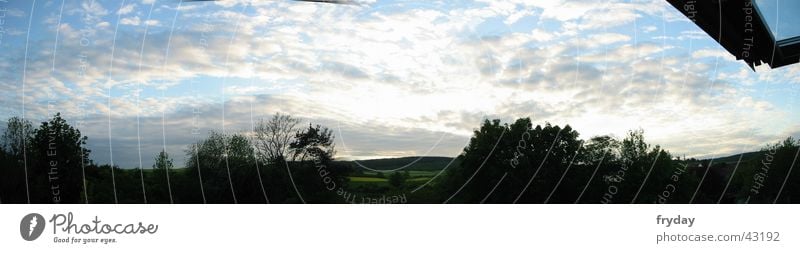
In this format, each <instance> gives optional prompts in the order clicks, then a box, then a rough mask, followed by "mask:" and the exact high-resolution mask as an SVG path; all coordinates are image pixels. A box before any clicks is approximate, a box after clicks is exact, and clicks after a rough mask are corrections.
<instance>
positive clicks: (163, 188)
mask: <svg viewBox="0 0 800 253" xmlns="http://www.w3.org/2000/svg"><path fill="white" fill-rule="evenodd" d="M173 167H174V166H173V160H172V158H170V156H169V153H167V151H166V150H161V151H160V152H158V155H156V157H155V158H154V163H153V170H152V171H151V173H148V175H147V180H146V182H147V183H146V185H145V188H146V189H147V190H146V191H145V192H146V194H147V196H148V197H147V201H148V203H174V202H175V200H174V196H172V185H171V182H170V177H171V176H173V175H174V173H173V171H172V169H173ZM168 175H169V176H168Z"/></svg>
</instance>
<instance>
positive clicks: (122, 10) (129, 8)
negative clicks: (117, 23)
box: [117, 3, 136, 15]
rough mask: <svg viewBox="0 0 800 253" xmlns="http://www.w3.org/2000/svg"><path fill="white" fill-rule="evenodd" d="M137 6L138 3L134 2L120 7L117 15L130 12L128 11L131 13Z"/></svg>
mask: <svg viewBox="0 0 800 253" xmlns="http://www.w3.org/2000/svg"><path fill="white" fill-rule="evenodd" d="M135 8H136V4H134V3H131V4H127V5H125V6H123V7H121V8H119V10H118V11H117V15H125V14H128V13H131V12H133V10H134V9H135Z"/></svg>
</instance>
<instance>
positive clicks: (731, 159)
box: [700, 151, 764, 164]
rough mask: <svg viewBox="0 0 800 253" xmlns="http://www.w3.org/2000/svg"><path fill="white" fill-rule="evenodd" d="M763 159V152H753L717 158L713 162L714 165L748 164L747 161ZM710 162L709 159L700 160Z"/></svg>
mask: <svg viewBox="0 0 800 253" xmlns="http://www.w3.org/2000/svg"><path fill="white" fill-rule="evenodd" d="M763 157H764V151H754V152H747V153H741V154H735V155H731V156H726V157H717V158H714V161H713V162H714V163H730V164H736V163H738V162H741V163H745V162H749V161H752V160H758V159H761V158H763ZM739 158H741V161H740V160H739ZM710 160H711V159H710V158H709V159H703V160H700V161H701V162H708V161H710Z"/></svg>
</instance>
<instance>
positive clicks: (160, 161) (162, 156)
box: [153, 150, 173, 170]
mask: <svg viewBox="0 0 800 253" xmlns="http://www.w3.org/2000/svg"><path fill="white" fill-rule="evenodd" d="M172 168H173V166H172V158H169V154H167V151H166V150H161V152H158V156H156V160H155V163H153V169H154V170H158V169H161V170H170V169H172Z"/></svg>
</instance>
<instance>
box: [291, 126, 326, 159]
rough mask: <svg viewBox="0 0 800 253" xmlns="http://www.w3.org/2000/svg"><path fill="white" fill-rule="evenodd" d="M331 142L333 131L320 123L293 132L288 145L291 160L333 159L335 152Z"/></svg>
mask: <svg viewBox="0 0 800 253" xmlns="http://www.w3.org/2000/svg"><path fill="white" fill-rule="evenodd" d="M334 146H335V145H334V143H333V132H332V131H331V130H330V129H328V128H326V127H322V126H320V125H316V126H311V124H309V125H308V128H307V129H305V130H303V131H299V132H297V133H296V134H295V138H294V141H293V142H292V143H291V144H290V145H289V147H290V149H291V151H292V154H293V155H292V161H300V162H302V161H306V160H307V159H312V160H316V161H318V162H322V163H327V162H330V161H331V160H333V156H334V155H335V154H336V152H335V148H334Z"/></svg>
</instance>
